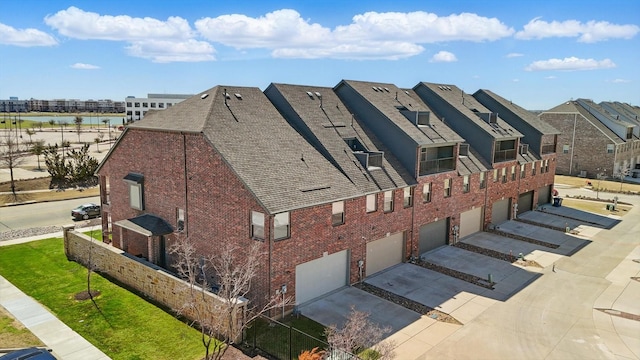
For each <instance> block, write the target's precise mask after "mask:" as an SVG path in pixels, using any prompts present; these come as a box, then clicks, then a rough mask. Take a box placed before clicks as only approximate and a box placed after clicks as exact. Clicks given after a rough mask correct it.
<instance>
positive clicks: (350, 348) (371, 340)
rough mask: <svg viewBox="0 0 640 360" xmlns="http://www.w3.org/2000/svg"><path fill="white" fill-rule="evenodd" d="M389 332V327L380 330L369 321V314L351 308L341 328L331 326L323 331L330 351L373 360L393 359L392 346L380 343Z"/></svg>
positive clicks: (388, 343)
mask: <svg viewBox="0 0 640 360" xmlns="http://www.w3.org/2000/svg"><path fill="white" fill-rule="evenodd" d="M389 332H391V328H390V327H385V328H381V327H379V326H378V325H377V324H375V323H372V322H371V321H370V320H369V314H368V313H365V312H361V311H357V310H355V308H353V307H352V308H351V313H350V314H349V317H348V318H347V321H346V323H345V324H344V326H343V327H342V328H338V327H337V326H336V325H331V326H329V327H328V328H327V329H326V330H325V335H326V336H327V342H328V343H329V347H330V349H331V350H338V351H340V350H341V351H345V352H347V353H354V354H358V353H360V356H361V357H364V358H367V359H369V358H371V359H375V360H386V359H393V358H394V356H395V354H394V353H393V347H394V344H393V343H392V342H389V341H382V340H383V339H384V336H385V335H386V334H387V333H389Z"/></svg>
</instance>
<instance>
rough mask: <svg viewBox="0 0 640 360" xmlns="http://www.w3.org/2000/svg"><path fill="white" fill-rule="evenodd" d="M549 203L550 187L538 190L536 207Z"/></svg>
mask: <svg viewBox="0 0 640 360" xmlns="http://www.w3.org/2000/svg"><path fill="white" fill-rule="evenodd" d="M550 201H551V186H543V187H541V188H540V189H538V205H544V204H548V203H549V202H550Z"/></svg>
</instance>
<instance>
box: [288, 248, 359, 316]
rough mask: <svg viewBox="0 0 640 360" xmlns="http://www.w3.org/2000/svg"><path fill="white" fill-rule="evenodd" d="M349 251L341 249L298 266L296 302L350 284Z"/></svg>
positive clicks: (302, 301) (298, 302) (307, 299)
mask: <svg viewBox="0 0 640 360" xmlns="http://www.w3.org/2000/svg"><path fill="white" fill-rule="evenodd" d="M348 265H349V252H348V251H347V250H344V251H340V252H338V253H335V254H331V255H327V256H323V257H321V258H319V259H316V260H312V261H308V262H306V263H304V264H300V265H298V266H296V304H302V303H304V302H307V301H309V300H311V299H314V298H316V297H318V296H322V295H324V294H326V293H328V292H331V291H333V290H336V289H338V288H341V287H343V286H345V285H348V278H349V267H348Z"/></svg>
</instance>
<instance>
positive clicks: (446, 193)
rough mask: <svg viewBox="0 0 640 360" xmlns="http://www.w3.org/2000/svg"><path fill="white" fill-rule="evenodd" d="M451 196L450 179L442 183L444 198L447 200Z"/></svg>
mask: <svg viewBox="0 0 640 360" xmlns="http://www.w3.org/2000/svg"><path fill="white" fill-rule="evenodd" d="M449 196H451V179H446V180H445V181H444V197H446V198H448V197H449Z"/></svg>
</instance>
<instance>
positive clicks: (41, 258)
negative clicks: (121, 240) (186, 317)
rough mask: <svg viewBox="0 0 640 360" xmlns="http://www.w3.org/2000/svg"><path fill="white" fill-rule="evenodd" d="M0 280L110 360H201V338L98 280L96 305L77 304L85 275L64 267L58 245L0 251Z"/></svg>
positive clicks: (44, 242)
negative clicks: (26, 296)
mask: <svg viewBox="0 0 640 360" xmlns="http://www.w3.org/2000/svg"><path fill="white" fill-rule="evenodd" d="M0 274H2V276H4V277H5V278H6V279H7V280H9V281H10V282H12V283H13V284H14V285H16V286H17V287H18V288H20V289H21V290H22V291H24V292H25V293H26V294H28V295H30V296H32V297H33V298H35V299H36V300H37V301H39V302H40V303H41V304H43V305H44V306H46V307H47V308H49V309H50V310H51V312H53V313H54V314H55V315H56V316H57V317H58V318H59V319H61V320H62V321H63V322H64V323H66V324H67V325H68V326H69V327H71V328H72V329H73V330H75V331H76V332H78V333H79V334H80V335H82V336H83V337H84V338H85V339H87V340H88V341H90V342H91V343H92V344H94V345H95V346H97V347H98V348H99V349H100V350H102V351H103V352H104V353H106V354H107V355H108V356H110V357H111V358H113V359H188V360H190V359H201V358H202V357H203V355H204V348H203V347H202V344H201V343H200V333H199V332H198V331H197V330H195V329H192V328H190V327H189V326H187V325H186V324H184V323H182V322H180V321H178V320H177V319H175V318H174V317H173V316H171V315H169V314H167V313H166V312H164V311H163V310H162V309H160V308H158V307H156V306H154V305H152V304H150V303H148V302H147V301H145V300H144V299H142V298H140V297H138V296H136V295H134V294H132V293H131V292H129V291H127V290H126V289H123V288H121V287H119V286H117V285H115V284H113V283H111V282H109V281H107V280H106V279H104V278H102V277H101V276H100V275H98V274H95V273H94V274H92V275H91V284H92V289H93V290H99V291H100V292H101V295H100V296H99V297H98V298H97V299H96V302H97V303H98V305H99V306H100V309H101V310H102V314H100V312H98V311H97V310H96V308H95V307H94V306H93V304H92V303H91V301H90V300H86V301H77V300H75V299H74V295H75V294H76V293H78V292H81V291H83V290H86V278H87V271H86V269H85V268H84V267H82V266H81V265H79V264H77V263H75V262H70V261H67V259H66V257H65V255H64V250H63V242H62V239H59V238H58V239H47V240H41V241H34V242H30V243H25V244H20V245H13V246H6V247H0Z"/></svg>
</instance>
